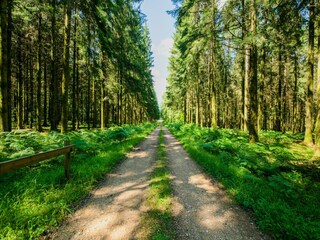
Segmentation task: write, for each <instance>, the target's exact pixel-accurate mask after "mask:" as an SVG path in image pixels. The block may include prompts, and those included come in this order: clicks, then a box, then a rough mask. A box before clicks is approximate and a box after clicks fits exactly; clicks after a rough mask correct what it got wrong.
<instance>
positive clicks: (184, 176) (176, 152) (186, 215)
mask: <svg viewBox="0 0 320 240" xmlns="http://www.w3.org/2000/svg"><path fill="white" fill-rule="evenodd" d="M164 139H165V144H166V150H167V155H168V161H169V163H168V164H169V171H170V174H171V175H172V185H173V194H174V200H173V215H174V225H175V226H174V227H175V232H176V236H175V239H193V240H196V239H230V240H231V239H232V240H237V239H246V240H247V239H267V237H264V236H263V235H262V234H261V233H260V232H259V231H258V230H257V228H256V227H255V224H254V223H253V221H252V220H251V219H250V217H249V216H248V214H247V213H246V212H244V211H243V210H242V209H240V208H239V207H237V206H236V205H235V204H232V202H231V201H230V200H229V199H228V197H227V195H226V193H225V192H224V191H223V190H222V189H221V187H219V184H218V183H216V182H214V180H211V179H210V178H208V177H207V176H206V175H205V174H204V173H203V171H202V170H201V169H200V168H199V167H198V165H196V163H195V162H194V161H193V160H191V159H190V158H189V157H188V154H187V153H186V152H185V150H184V149H183V148H182V146H181V144H180V143H179V142H178V141H177V140H176V139H175V138H174V137H173V136H172V134H170V133H169V132H168V130H167V129H164Z"/></svg>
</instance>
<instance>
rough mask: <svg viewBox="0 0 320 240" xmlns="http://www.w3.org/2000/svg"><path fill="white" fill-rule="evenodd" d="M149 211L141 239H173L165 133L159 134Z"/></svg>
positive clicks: (148, 202) (144, 218)
mask: <svg viewBox="0 0 320 240" xmlns="http://www.w3.org/2000/svg"><path fill="white" fill-rule="evenodd" d="M147 207H148V211H147V212H146V213H145V215H144V216H143V220H142V224H141V229H140V230H139V232H138V235H139V236H138V238H139V239H157V240H165V239H173V228H172V217H171V209H172V189H171V185H170V175H169V172H168V169H167V158H166V153H165V145H164V139H163V131H162V130H161V131H160V134H159V145H158V149H157V161H156V164H155V168H154V170H153V172H152V174H151V177H150V186H149V189H148V194H147Z"/></svg>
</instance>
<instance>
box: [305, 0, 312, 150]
mask: <svg viewBox="0 0 320 240" xmlns="http://www.w3.org/2000/svg"><path fill="white" fill-rule="evenodd" d="M309 12H310V14H309V15H310V19H309V47H308V79H307V97H306V118H305V127H306V130H305V135H304V142H305V144H308V145H310V144H312V143H313V140H312V103H313V75H314V0H310V6H309Z"/></svg>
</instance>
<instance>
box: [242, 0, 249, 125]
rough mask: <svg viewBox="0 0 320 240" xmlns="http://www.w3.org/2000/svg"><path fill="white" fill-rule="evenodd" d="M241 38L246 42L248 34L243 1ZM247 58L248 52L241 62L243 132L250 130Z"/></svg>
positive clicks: (243, 0) (243, 2) (243, 1)
mask: <svg viewBox="0 0 320 240" xmlns="http://www.w3.org/2000/svg"><path fill="white" fill-rule="evenodd" d="M241 10H242V12H241V15H242V16H241V38H242V41H243V40H244V37H245V32H246V16H245V13H246V9H245V0H241ZM246 56H247V51H245V52H244V56H243V58H242V61H241V69H242V71H241V77H242V84H241V87H242V130H243V131H247V130H248V126H247V122H248V116H247V107H248V104H247V99H248V96H247V91H246V90H247V81H246V70H245V69H246V61H247V60H246Z"/></svg>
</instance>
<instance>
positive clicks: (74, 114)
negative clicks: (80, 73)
mask: <svg viewBox="0 0 320 240" xmlns="http://www.w3.org/2000/svg"><path fill="white" fill-rule="evenodd" d="M76 4H77V3H76V2H75V6H74V9H75V10H74V11H77V6H76ZM77 25H78V20H77V17H75V18H74V26H73V31H74V33H73V34H74V36H73V74H72V130H73V131H74V130H76V120H77V107H78V106H77V101H76V84H77V83H76V81H77V76H76V75H77V61H78V56H77Z"/></svg>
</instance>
